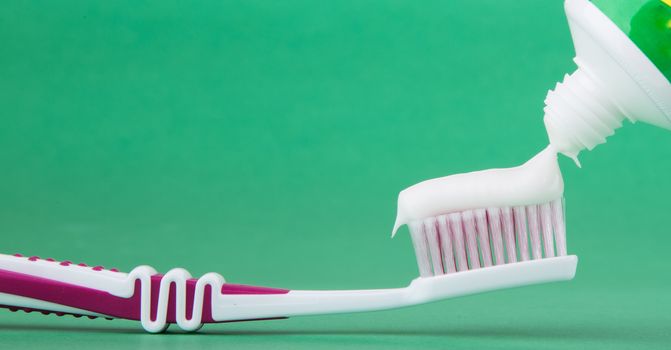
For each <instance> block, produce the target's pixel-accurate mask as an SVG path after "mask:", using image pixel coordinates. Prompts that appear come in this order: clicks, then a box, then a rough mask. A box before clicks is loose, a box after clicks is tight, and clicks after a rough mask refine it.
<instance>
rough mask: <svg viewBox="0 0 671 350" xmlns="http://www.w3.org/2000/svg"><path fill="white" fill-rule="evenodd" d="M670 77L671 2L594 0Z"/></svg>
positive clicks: (666, 0)
mask: <svg viewBox="0 0 671 350" xmlns="http://www.w3.org/2000/svg"><path fill="white" fill-rule="evenodd" d="M592 2H593V3H594V4H595V5H596V6H597V7H598V8H599V10H601V11H602V12H603V13H604V14H605V15H606V16H608V18H610V19H611V20H612V21H613V23H615V24H616V25H617V26H618V27H619V28H620V30H622V32H624V33H625V34H627V36H629V38H630V39H631V40H632V41H633V42H634V43H635V44H636V46H638V48H639V49H641V51H643V52H644V53H645V55H646V56H648V58H649V59H650V60H651V61H652V63H654V64H655V66H657V68H659V70H660V71H661V72H662V73H663V74H664V76H665V77H666V78H667V79H671V25H669V23H671V1H669V0H592Z"/></svg>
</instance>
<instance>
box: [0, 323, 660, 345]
mask: <svg viewBox="0 0 671 350" xmlns="http://www.w3.org/2000/svg"><path fill="white" fill-rule="evenodd" d="M660 330H661V329H650V328H649V327H646V328H641V329H637V330H636V331H635V332H632V329H630V328H626V329H625V328H624V327H609V326H604V325H597V324H582V325H557V324H555V325H547V326H541V327H536V326H534V327H529V325H528V324H522V325H501V324H489V325H473V326H457V327H452V326H448V325H446V326H445V327H443V328H434V329H419V328H418V329H411V328H410V329H409V328H407V327H404V328H403V329H392V328H360V327H358V328H332V327H330V328H328V329H284V330H282V329H273V330H241V329H236V330H227V329H208V330H204V331H203V330H201V331H200V332H198V333H186V332H180V331H168V332H167V333H166V335H164V336H160V335H159V336H157V335H149V334H147V333H146V332H144V331H143V330H142V329H139V328H133V327H128V328H109V327H91V326H89V327H82V326H70V327H69V326H62V325H61V326H59V325H29V324H12V323H6V324H2V323H0V334H2V333H3V332H7V331H10V332H11V331H17V332H34V333H42V332H59V333H60V332H66V333H87V334H128V335H131V334H138V335H143V336H146V337H143V338H155V339H157V340H158V339H161V340H165V339H166V336H167V337H171V336H189V337H195V338H198V337H204V336H229V337H231V336H232V337H248V336H253V337H259V336H261V337H268V336H271V337H282V336H291V337H293V336H303V335H304V336H325V337H332V336H343V337H347V336H400V337H445V338H482V337H486V338H504V339H511V340H524V339H529V340H532V339H536V340H537V339H545V340H552V339H570V340H578V341H580V340H609V341H611V342H612V341H633V340H640V339H642V338H644V339H646V340H647V342H652V343H655V342H657V341H658V342H663V343H667V342H668V341H669V338H671V336H669V337H665V336H660V335H661V333H660V332H659V331H660ZM633 333H636V336H633V335H632V334H633ZM664 334H666V333H664Z"/></svg>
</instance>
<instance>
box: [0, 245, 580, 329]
mask: <svg viewBox="0 0 671 350" xmlns="http://www.w3.org/2000/svg"><path fill="white" fill-rule="evenodd" d="M576 264H577V257H575V256H567V257H559V258H550V259H542V260H535V261H527V262H521V263H514V264H508V265H501V266H494V267H491V268H486V269H478V270H472V271H465V272H460V273H455V274H451V275H444V276H436V277H429V278H418V279H415V280H414V281H412V283H411V284H410V285H409V286H408V287H406V288H397V289H380V290H353V291H288V290H283V289H268V288H257V287H246V286H245V287H243V286H239V287H237V288H236V287H233V288H232V289H231V288H230V287H229V288H228V289H227V287H226V285H227V284H226V283H225V281H224V279H223V277H221V276H220V275H218V274H206V275H205V276H203V277H201V278H199V279H197V280H193V279H191V276H190V275H189V273H188V272H186V271H185V270H183V269H173V270H171V271H170V272H168V273H167V274H165V275H163V276H161V275H157V274H156V271H155V270H153V269H152V268H150V267H148V266H140V267H138V268H135V269H134V270H133V271H131V272H130V273H128V274H126V273H123V272H113V271H107V270H102V271H94V270H92V268H89V267H85V266H77V265H68V266H64V265H62V264H59V263H57V262H54V261H46V260H41V259H37V260H30V258H25V257H16V256H9V255H0V305H3V306H6V307H21V308H33V309H40V310H48V311H53V312H61V313H73V314H82V315H91V316H104V317H123V318H129V319H139V320H140V321H141V323H142V326H143V327H144V328H145V330H147V331H149V332H153V333H156V332H161V331H163V330H165V328H166V327H167V326H168V325H169V324H170V323H173V322H174V323H177V325H178V326H179V327H180V328H182V329H184V330H188V331H194V330H197V329H199V328H200V326H202V323H203V322H226V321H239V320H250V319H268V318H282V317H287V316H298V315H313V314H328V313H343V312H357V311H373V310H382V309H391V308H398V307H404V306H410V305H415V304H420V303H426V302H431V301H435V300H440V299H446V298H452V297H457V296H462V295H467V294H474V293H480V292H485V291H491V290H497V289H502V288H510V287H517V286H523V285H529V284H535V283H544V282H552V281H562V280H569V279H572V278H573V276H574V275H575V269H576ZM173 283H174V287H171V284H173ZM227 290H228V291H232V292H231V293H226V291H227ZM211 291H218V292H214V293H212V292H211ZM236 291H237V292H236ZM238 292H239V293H238Z"/></svg>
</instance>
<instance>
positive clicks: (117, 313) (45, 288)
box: [0, 255, 289, 323]
mask: <svg viewBox="0 0 671 350" xmlns="http://www.w3.org/2000/svg"><path fill="white" fill-rule="evenodd" d="M17 257H20V255H17ZM38 260H40V259H39V258H37V257H30V258H28V261H38ZM42 261H49V262H53V263H54V264H60V265H61V266H68V265H69V264H70V263H69V262H57V261H55V260H53V259H44V260H42ZM79 266H85V265H83V264H80V265H79ZM91 269H92V270H94V271H103V270H104V268H102V267H101V266H96V267H93V268H91ZM108 271H115V270H108ZM162 278H163V275H160V274H156V275H153V276H151V310H152V315H151V317H152V320H154V319H155V318H156V310H157V305H158V296H159V290H160V288H159V286H160V283H161V279H162ZM196 282H197V279H195V278H192V279H188V280H187V281H186V306H187V307H186V313H187V315H186V316H187V318H191V314H192V309H193V303H194V294H195V288H196ZM205 288H206V289H205V295H204V299H203V309H202V311H203V313H202V323H214V322H218V321H216V320H214V319H213V318H212V312H211V300H212V298H211V293H212V290H211V287H210V286H207V287H205ZM218 292H219V293H221V294H224V295H226V294H228V295H232V294H286V293H288V292H289V291H288V290H286V289H277V288H266V287H254V286H246V285H239V284H230V283H224V284H223V285H222V288H221V290H220V291H218ZM0 293H5V294H11V295H15V296H19V297H24V298H30V299H35V300H40V301H45V302H49V303H53V304H58V305H63V306H66V307H69V308H76V309H79V310H84V311H87V312H89V313H93V314H99V315H102V316H104V317H106V318H123V319H128V320H137V321H139V320H140V312H141V304H140V295H141V284H140V281H139V280H136V281H135V289H134V294H133V295H132V296H131V297H129V298H124V297H119V296H115V295H112V294H110V293H108V292H106V291H103V290H98V289H95V288H89V287H83V286H79V285H75V284H71V283H65V282H62V281H59V280H56V279H51V278H45V277H38V276H33V275H31V274H26V273H21V272H17V271H9V270H5V269H1V268H0ZM169 294H170V296H169V302H168V310H167V317H166V321H167V323H175V322H176V319H175V317H176V310H175V305H176V300H175V295H176V292H175V286H174V284H173V285H171V288H170V293H169ZM0 307H6V308H9V309H13V310H16V309H23V310H26V311H42V312H43V313H49V312H55V313H56V314H59V315H61V314H73V315H75V316H80V315H79V314H77V313H70V312H57V311H55V310H43V309H34V308H27V307H22V306H16V305H0ZM240 321H243V320H240Z"/></svg>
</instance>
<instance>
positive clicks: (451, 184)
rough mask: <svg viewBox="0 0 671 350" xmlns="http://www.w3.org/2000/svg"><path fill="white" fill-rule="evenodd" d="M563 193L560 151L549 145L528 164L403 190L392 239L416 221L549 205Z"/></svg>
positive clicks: (425, 183)
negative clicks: (491, 209) (465, 212)
mask: <svg viewBox="0 0 671 350" xmlns="http://www.w3.org/2000/svg"><path fill="white" fill-rule="evenodd" d="M563 192H564V181H563V180H562V176H561V172H560V170H559V164H558V163H557V152H556V151H555V150H554V149H553V148H552V146H548V147H547V148H545V149H544V150H543V151H541V152H539V153H538V154H537V155H535V156H534V157H533V158H531V159H529V160H528V161H527V162H526V163H524V164H522V165H520V166H517V167H514V168H503V169H488V170H482V171H474V172H470V173H464V174H456V175H450V176H445V177H441V178H437V179H431V180H426V181H424V182H420V183H418V184H416V185H414V186H411V187H408V188H406V189H405V190H403V191H401V193H400V194H399V196H398V211H397V214H396V222H395V223H394V229H393V231H392V237H393V236H394V235H395V234H396V231H397V230H398V228H399V227H401V226H403V225H405V224H407V223H410V222H412V221H415V220H420V219H424V218H427V217H432V216H438V215H441V214H447V213H451V212H457V211H463V210H469V209H478V208H488V207H504V206H516V205H530V204H539V203H544V202H549V201H552V200H554V199H557V198H560V197H561V196H562V194H563Z"/></svg>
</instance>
